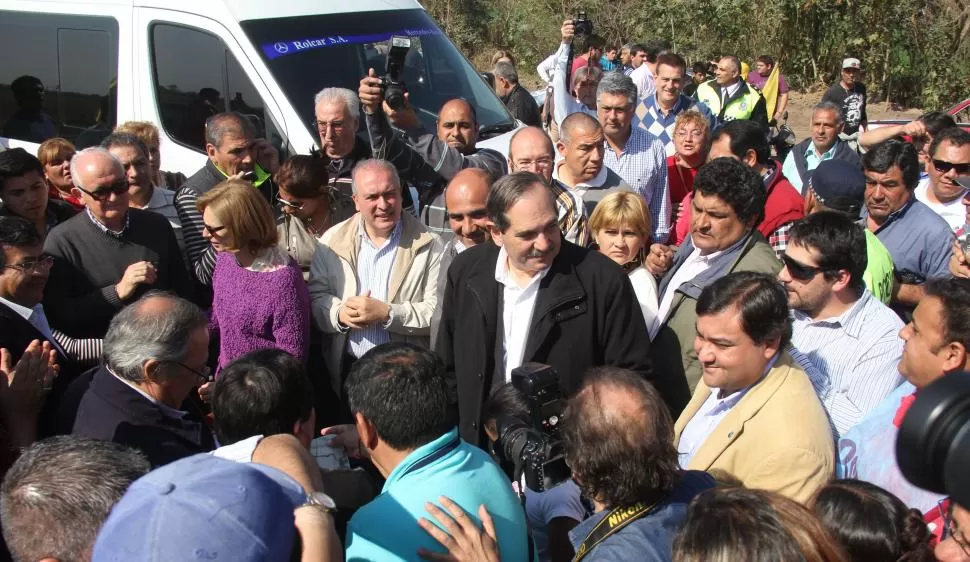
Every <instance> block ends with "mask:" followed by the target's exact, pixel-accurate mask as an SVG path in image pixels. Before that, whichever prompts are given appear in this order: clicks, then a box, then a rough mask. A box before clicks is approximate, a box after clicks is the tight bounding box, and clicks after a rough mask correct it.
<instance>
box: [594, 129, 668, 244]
mask: <svg viewBox="0 0 970 562" xmlns="http://www.w3.org/2000/svg"><path fill="white" fill-rule="evenodd" d="M603 143H604V144H605V146H606V150H605V151H604V154H603V165H604V166H606V167H607V168H609V169H611V170H613V171H614V172H616V174H617V175H618V176H620V177H621V178H623V181H625V182H626V184H627V185H629V186H630V187H632V188H633V190H634V191H636V192H637V193H639V194H640V196H641V197H643V200H644V201H645V202H646V203H647V205H648V206H649V207H650V216H651V218H652V219H653V241H654V242H657V243H659V244H666V243H667V238H669V237H670V227H671V224H670V193H669V192H668V191H667V154H666V153H665V152H664V145H663V143H662V142H660V140H659V139H657V138H656V137H654V136H652V135H650V134H649V133H647V132H646V131H644V130H643V129H641V128H639V127H632V128H631V129H630V137H629V138H628V139H627V141H626V146H624V147H623V152H621V153H620V154H617V153H616V152H615V151H614V150H613V149H612V148H610V145H609V143H608V142H607V141H605V140H604V141H603Z"/></svg>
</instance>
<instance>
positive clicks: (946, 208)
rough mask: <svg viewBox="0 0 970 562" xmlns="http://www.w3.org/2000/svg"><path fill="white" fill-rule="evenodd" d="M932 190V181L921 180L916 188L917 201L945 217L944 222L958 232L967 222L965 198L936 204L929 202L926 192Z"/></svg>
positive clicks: (927, 179)
mask: <svg viewBox="0 0 970 562" xmlns="http://www.w3.org/2000/svg"><path fill="white" fill-rule="evenodd" d="M929 189H930V179H929V178H924V179H922V180H920V182H919V185H917V186H916V191H915V192H914V194H915V195H916V200H917V201H921V202H922V203H923V204H924V205H926V206H927V207H929V208H930V209H933V212H934V213H936V214H938V215H940V216H941V217H943V220H945V221H946V222H947V224H949V225H950V228H951V229H952V230H953V231H954V232H956V230H957V229H958V228H960V227H961V226H963V225H964V223H965V222H966V220H967V218H966V217H967V211H966V207H964V205H963V197H957V198H956V199H954V200H953V201H950V202H949V203H936V202H933V201H930V200H929V197H927V196H926V192H927V191H928V190H929Z"/></svg>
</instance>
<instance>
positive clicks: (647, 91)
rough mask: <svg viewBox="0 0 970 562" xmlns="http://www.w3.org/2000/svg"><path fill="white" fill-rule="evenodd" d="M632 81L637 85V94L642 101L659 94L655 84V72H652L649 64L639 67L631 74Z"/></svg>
mask: <svg viewBox="0 0 970 562" xmlns="http://www.w3.org/2000/svg"><path fill="white" fill-rule="evenodd" d="M630 79H631V80H633V83H634V84H636V85H637V93H639V94H640V99H643V98H649V97H650V96H652V95H654V94H655V93H657V84H656V83H655V82H654V78H653V72H650V67H649V66H647V63H643V64H641V65H640V66H639V67H637V69H636V70H634V71H633V72H632V73H631V74H630Z"/></svg>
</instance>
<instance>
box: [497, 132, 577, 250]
mask: <svg viewBox="0 0 970 562" xmlns="http://www.w3.org/2000/svg"><path fill="white" fill-rule="evenodd" d="M555 150H556V149H555V147H554V146H553V144H552V139H550V138H549V135H547V134H546V133H545V131H543V130H542V129H540V128H538V127H526V128H524V129H519V130H518V131H516V132H515V134H514V135H512V139H511V140H510V141H509V169H511V170H512V171H513V172H532V173H533V174H536V175H537V176H539V177H540V178H542V179H543V181H545V182H546V185H548V186H549V189H550V190H552V193H553V195H555V196H556V207H557V210H558V213H559V230H561V231H562V235H563V238H565V239H566V240H569V241H570V242H572V243H573V244H576V245H579V246H589V242H590V240H591V239H592V238H591V237H590V234H589V222H588V219H589V217H588V216H586V205H584V204H583V199H582V197H580V196H578V195H576V194H574V193H573V192H572V191H571V190H570V189H569V188H568V187H567V186H566V185H565V184H563V183H562V182H561V181H559V180H556V179H553V178H552V170H553V167H554V162H555V159H556V153H555Z"/></svg>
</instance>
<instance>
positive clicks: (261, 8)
mask: <svg viewBox="0 0 970 562" xmlns="http://www.w3.org/2000/svg"><path fill="white" fill-rule="evenodd" d="M130 1H131V3H132V4H133V5H135V6H141V7H146V8H147V7H151V8H163V9H166V10H178V11H183V12H190V13H194V14H199V15H202V16H213V17H214V16H221V15H223V14H225V11H226V10H228V11H229V13H230V14H231V15H232V16H233V17H234V18H235V19H236V21H246V20H253V19H268V18H287V17H294V16H309V15H317V14H339V13H345V12H374V11H380V10H412V9H415V8H417V9H422V6H421V4H419V3H418V2H417V0H354V1H353V2H338V1H335V0H273V1H272V2H267V1H266V0H221V1H220V0H206V1H203V2H200V1H199V0H130Z"/></svg>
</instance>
